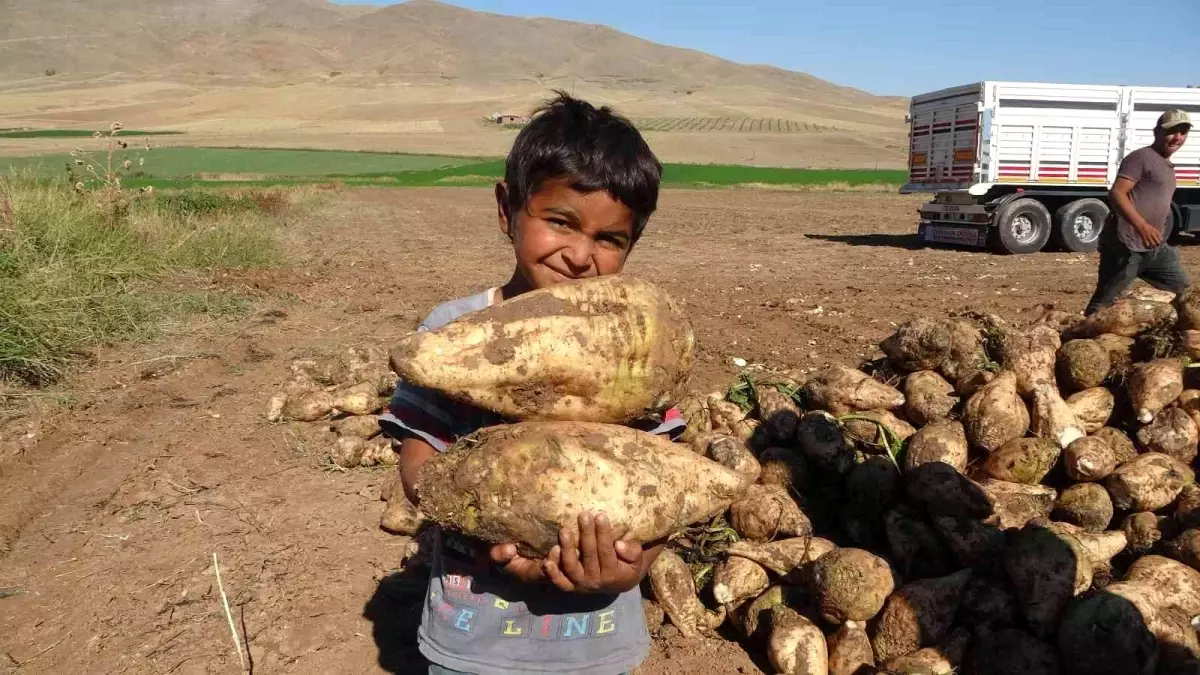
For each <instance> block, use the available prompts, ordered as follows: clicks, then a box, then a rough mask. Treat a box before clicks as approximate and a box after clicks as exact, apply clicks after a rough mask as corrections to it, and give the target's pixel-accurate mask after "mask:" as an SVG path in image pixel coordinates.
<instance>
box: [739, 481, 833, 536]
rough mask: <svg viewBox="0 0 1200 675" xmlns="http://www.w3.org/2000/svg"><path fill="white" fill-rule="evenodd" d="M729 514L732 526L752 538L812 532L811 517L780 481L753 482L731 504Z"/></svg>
mask: <svg viewBox="0 0 1200 675" xmlns="http://www.w3.org/2000/svg"><path fill="white" fill-rule="evenodd" d="M729 515H730V524H731V525H733V529H734V530H736V531H737V533H738V534H739V535H741V536H742V537H743V538H746V539H750V540H752V541H767V540H770V539H776V538H786V537H797V536H808V535H811V534H812V523H811V522H809V520H808V517H807V516H805V515H804V512H803V511H801V510H800V507H799V506H798V505H797V504H796V500H795V499H793V498H792V496H791V494H790V493H789V492H788V491H787V489H786V488H784V487H782V486H779V485H751V486H750V487H749V488H748V489H747V490H746V491H745V493H744V494H743V495H742V496H741V498H740V499H738V500H737V501H735V502H733V504H732V505H731V506H730V508H729Z"/></svg>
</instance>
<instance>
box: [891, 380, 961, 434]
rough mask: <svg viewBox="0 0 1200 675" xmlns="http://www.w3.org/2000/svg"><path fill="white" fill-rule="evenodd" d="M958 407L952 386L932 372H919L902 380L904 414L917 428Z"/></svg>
mask: <svg viewBox="0 0 1200 675" xmlns="http://www.w3.org/2000/svg"><path fill="white" fill-rule="evenodd" d="M956 405H958V397H957V396H955V395H954V385H952V384H950V383H949V382H947V381H946V380H945V379H943V378H942V376H941V375H938V374H937V373H935V372H933V371H932V370H921V371H918V372H915V373H913V374H911V375H909V376H908V377H906V378H904V412H905V414H907V415H908V419H909V420H910V421H911V422H912V423H913V424H916V425H918V426H924V425H926V424H929V423H930V422H933V421H934V420H937V419H941V418H943V417H945V416H947V415H949V414H950V411H951V410H953V409H954V407H955V406H956Z"/></svg>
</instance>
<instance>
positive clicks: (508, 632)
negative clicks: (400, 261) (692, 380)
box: [381, 93, 684, 675]
mask: <svg viewBox="0 0 1200 675" xmlns="http://www.w3.org/2000/svg"><path fill="white" fill-rule="evenodd" d="M661 175H662V165H661V164H660V163H659V162H658V160H657V159H656V158H655V156H654V154H653V153H652V152H651V150H650V148H649V146H648V145H646V142H645V141H644V140H643V139H642V137H641V135H640V134H639V133H638V132H637V130H636V129H634V127H633V126H632V125H631V124H630V123H629V122H628V121H627V120H625V119H624V118H622V117H620V116H618V115H615V114H614V113H613V112H612V111H610V110H609V109H608V108H599V109H597V108H595V107H593V106H592V105H590V104H588V103H586V102H584V101H580V100H577V99H574V98H572V97H570V96H567V95H566V94H562V93H559V96H558V98H556V99H555V100H553V101H552V102H550V103H549V104H547V105H546V106H545V107H543V108H542V109H541V110H540V111H539V112H538V114H537V115H536V116H535V117H534V118H533V120H532V121H531V122H530V123H529V124H528V125H527V126H526V127H525V128H524V129H523V130H522V131H521V133H520V134H519V135H518V136H517V138H516V140H515V142H514V144H513V147H512V150H511V152H510V153H509V156H508V160H507V162H506V166H505V174H504V180H503V181H501V182H500V183H498V184H497V185H496V190H495V198H496V208H497V215H498V217H499V221H500V229H501V230H502V231H503V232H504V234H505V236H506V237H507V238H508V239H509V241H510V242H511V244H512V248H513V252H514V253H515V257H516V265H515V266H514V269H513V272H512V275H511V276H510V277H509V279H508V281H507V282H506V283H505V284H504V285H502V286H499V287H496V288H490V289H488V290H486V291H483V292H481V293H478V294H476V295H473V296H469V297H466V298H461V299H458V300H453V301H450V302H447V303H444V304H442V305H439V306H438V307H437V308H435V309H434V310H433V312H432V313H430V315H429V316H428V318H426V319H425V321H424V322H423V323H422V324H421V326H420V328H419V330H436V329H437V328H439V327H441V326H443V325H445V324H447V323H449V322H450V321H453V320H454V319H456V318H458V317H460V316H462V315H464V314H467V313H469V312H473V311H478V310H481V309H483V308H485V307H488V306H490V305H493V304H495V303H497V302H501V301H503V300H507V299H509V298H513V297H516V296H518V295H521V294H522V293H526V292H529V291H531V290H535V289H539V288H546V287H549V286H553V285H554V284H558V283H561V282H564V281H569V280H574V279H585V278H589V277H596V276H601V275H607V274H617V273H619V272H620V271H621V270H622V268H623V267H624V265H625V261H626V259H627V258H628V256H629V253H630V251H631V250H632V249H633V246H634V244H635V243H636V242H637V240H638V238H639V237H640V236H641V234H642V231H643V229H644V228H645V226H646V222H647V220H648V219H649V217H650V215H651V214H652V213H653V212H654V210H655V209H656V207H657V203H658V187H659V181H660V179H661ZM504 422H505V420H501V419H499V418H497V417H495V416H494V415H491V414H489V413H487V412H486V411H483V410H480V409H478V408H474V407H471V406H468V405H465V404H461V403H457V402H454V401H450V400H449V399H447V398H445V397H444V396H442V395H440V394H438V393H436V392H433V391H430V390H426V389H420V388H417V387H413V386H411V385H407V384H405V383H403V382H401V383H399V384H398V385H397V388H396V393H395V394H394V395H393V398H392V401H391V402H390V404H389V406H388V410H387V412H386V414H385V415H383V416H382V419H381V425H382V426H383V428H384V432H385V433H386V434H388V435H389V436H390V437H391V438H393V439H394V441H398V442H399V444H400V469H399V471H400V479H401V481H402V483H403V486H404V491H405V493H406V494H407V495H408V497H409V499H411V500H412V501H413V502H414V503H416V502H417V484H418V481H419V477H420V470H421V467H422V466H423V465H424V463H425V462H426V461H427V460H428V459H429V458H430V457H432V456H433V455H434V454H436V453H438V452H441V451H443V450H445V449H446V448H447V447H449V446H450V445H451V444H453V443H454V441H455V440H457V439H459V438H461V437H463V436H465V435H467V434H470V433H471V432H473V431H475V430H477V429H479V428H482V427H485V426H490V425H493V424H501V423H504ZM631 426H637V427H639V428H642V429H643V430H646V431H650V432H652V433H657V434H665V435H668V436H672V437H673V436H674V435H677V434H678V433H680V432H681V431H682V429H683V427H684V422H683V420H682V419H681V417H680V416H679V414H678V411H675V410H674V409H672V410H670V411H668V412H667V414H666V415H664V416H663V418H662V419H655V420H644V421H642V422H639V423H637V424H633V425H631ZM559 540H560V545H559V546H557V547H555V548H554V549H553V550H552V551H551V552H550V554H549V555H548V556H547V558H546V559H545V560H532V559H526V558H522V557H521V556H519V555H517V552H516V547H515V546H514V545H513V544H511V543H509V544H501V545H496V546H485V545H483V544H482V543H481V542H478V541H474V540H470V539H467V538H465V537H463V536H462V535H459V534H457V533H453V532H450V531H444V530H438V531H437V532H436V537H435V546H434V552H433V570H432V574H431V578H430V583H429V589H428V591H429V592H428V593H427V595H426V597H425V602H424V603H423V610H422V616H421V628H420V631H419V633H418V639H419V643H420V649H421V653H422V654H424V655H425V656H426V658H428V659H429V660H430V662H431V666H430V669H429V672H430V673H433V674H441V673H476V674H479V675H493V674H494V675H509V674H514V673H548V672H554V673H563V672H569V673H579V674H583V675H616V674H618V673H624V672H628V671H629V670H630V669H632V668H633V667H634V666H636V665H637V664H638V663H640V662H641V661H642V660H643V659H644V658H645V657H646V654H647V651H648V649H649V634H648V632H647V630H646V625H645V619H644V614H643V612H642V605H641V594H640V592H639V584H640V583H641V581H642V579H644V578H645V576H646V574H647V572H648V571H649V568H650V565H651V564H652V563H653V561H654V559H655V558H656V556H657V555H658V552H659V551H660V550H661V548H662V542H656V543H654V544H652V545H648V546H647V547H646V548H644V549H643V547H641V546H639V545H637V544H635V543H630V542H620V541H616V539H615V537H614V536H613V532H612V529H611V527H610V524H609V522H608V520H607V519H606V518H605V517H604V516H603V514H587V513H584V514H581V515H580V518H579V523H578V527H577V528H564V529H563V531H562V532H561V533H560V537H559Z"/></svg>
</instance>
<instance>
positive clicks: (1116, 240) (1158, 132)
mask: <svg viewBox="0 0 1200 675" xmlns="http://www.w3.org/2000/svg"><path fill="white" fill-rule="evenodd" d="M1191 129H1192V121H1191V118H1190V117H1188V114H1187V113H1186V112H1184V111H1182V110H1168V111H1166V112H1165V113H1163V114H1162V116H1160V117H1159V118H1158V123H1157V124H1156V125H1155V127H1154V144H1153V145H1150V146H1149V147H1145V148H1141V149H1139V150H1134V151H1133V152H1131V153H1129V156H1128V157H1126V158H1125V161H1123V162H1121V168H1120V169H1119V170H1118V171H1117V181H1116V182H1115V183H1113V186H1112V189H1110V190H1109V192H1108V201H1109V204H1110V205H1111V207H1112V213H1111V214H1110V215H1109V218H1108V222H1107V223H1105V226H1104V230H1103V232H1102V233H1101V240H1100V273H1099V279H1098V280H1097V283H1096V292H1095V294H1093V295H1092V299H1091V301H1090V302H1088V305H1087V309H1086V310H1084V314H1085V315H1090V314H1092V313H1093V312H1095V311H1096V310H1098V309H1100V308H1101V307H1104V306H1107V305H1109V304H1111V303H1112V302H1113V301H1114V300H1116V299H1117V296H1119V295H1121V293H1122V292H1124V291H1125V289H1127V288H1129V285H1130V284H1132V283H1133V282H1134V280H1136V279H1139V278H1141V279H1145V280H1146V281H1147V282H1148V283H1149V284H1150V285H1152V286H1154V287H1155V288H1158V289H1161V290H1166V291H1172V292H1174V293H1180V292H1182V291H1183V290H1184V289H1185V288H1187V287H1188V284H1189V283H1190V282H1189V280H1188V276H1187V272H1185V271H1184V270H1183V266H1182V265H1181V264H1180V262H1179V254H1178V253H1177V252H1176V251H1175V249H1174V248H1172V247H1170V246H1168V245H1167V244H1166V242H1165V241H1164V240H1165V239H1166V237H1165V236H1164V235H1165V232H1164V231H1165V229H1166V226H1167V223H1168V222H1169V221H1170V219H1171V197H1172V196H1173V195H1174V194H1175V165H1174V164H1171V155H1173V154H1175V152H1176V151H1178V150H1179V149H1180V148H1182V147H1183V144H1184V142H1185V141H1187V137H1188V132H1189V131H1191Z"/></svg>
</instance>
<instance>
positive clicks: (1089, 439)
mask: <svg viewBox="0 0 1200 675" xmlns="http://www.w3.org/2000/svg"><path fill="white" fill-rule="evenodd" d="M1063 468H1064V469H1066V472H1067V477H1068V478H1070V479H1071V480H1073V481H1076V482H1091V481H1098V480H1104V479H1105V478H1107V477H1108V475H1109V474H1110V473H1112V472H1113V470H1115V469H1116V468H1117V456H1116V454H1115V453H1113V451H1112V448H1111V447H1109V445H1108V443H1105V442H1104V441H1103V440H1102V439H1100V438H1097V437H1095V436H1085V437H1083V438H1080V439H1078V440H1076V441H1075V442H1074V443H1071V444H1070V445H1068V446H1067V449H1066V450H1064V451H1063Z"/></svg>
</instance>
